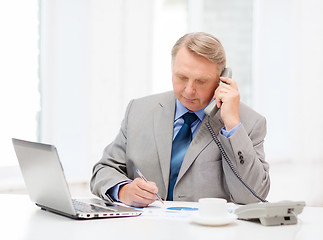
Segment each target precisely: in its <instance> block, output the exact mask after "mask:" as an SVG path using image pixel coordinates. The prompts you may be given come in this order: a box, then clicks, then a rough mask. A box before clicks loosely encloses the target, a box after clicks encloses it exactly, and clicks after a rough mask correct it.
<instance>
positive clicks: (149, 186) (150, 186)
mask: <svg viewBox="0 0 323 240" xmlns="http://www.w3.org/2000/svg"><path fill="white" fill-rule="evenodd" d="M134 182H135V183H136V184H137V186H138V187H139V188H141V189H142V190H144V191H147V192H150V193H157V192H158V188H157V185H156V183H154V182H150V181H148V182H146V181H144V180H142V179H141V178H136V179H135V180H134Z"/></svg>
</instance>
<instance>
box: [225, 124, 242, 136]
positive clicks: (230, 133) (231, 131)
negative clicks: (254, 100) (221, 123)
mask: <svg viewBox="0 0 323 240" xmlns="http://www.w3.org/2000/svg"><path fill="white" fill-rule="evenodd" d="M240 126H241V122H240V123H239V124H238V125H237V126H235V127H234V128H232V129H231V130H230V131H227V130H225V127H223V128H222V129H221V131H222V135H223V136H225V137H227V138H229V137H231V136H232V134H234V133H235V131H236V130H237V129H238V128H239V127H240Z"/></svg>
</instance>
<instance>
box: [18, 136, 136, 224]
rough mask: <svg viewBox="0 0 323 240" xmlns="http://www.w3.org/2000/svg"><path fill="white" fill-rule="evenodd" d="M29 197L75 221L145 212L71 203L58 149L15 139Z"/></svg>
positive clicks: (93, 201)
mask: <svg viewBox="0 0 323 240" xmlns="http://www.w3.org/2000/svg"><path fill="white" fill-rule="evenodd" d="M12 142H13V146H14V149H15V152H16V155H17V158H18V161H19V166H20V169H21V172H22V175H23V178H24V181H25V184H26V187H27V191H28V193H29V196H30V198H31V200H32V201H33V202H35V204H36V205H37V206H39V207H40V208H41V209H43V210H47V211H50V212H54V213H57V214H60V215H64V216H67V217H70V218H74V219H95V218H109V217H126V216H138V215H140V214H141V213H142V211H140V210H137V209H133V208H131V207H126V206H120V205H118V204H113V203H111V202H108V201H104V200H101V199H98V198H97V199H94V198H93V199H72V197H71V194H70V190H69V188H68V185H67V182H66V179H65V175H64V170H63V167H62V165H61V162H60V160H59V156H58V152H57V149H56V147H55V146H53V145H48V144H43V143H37V142H30V141H25V140H20V139H15V138H13V139H12Z"/></svg>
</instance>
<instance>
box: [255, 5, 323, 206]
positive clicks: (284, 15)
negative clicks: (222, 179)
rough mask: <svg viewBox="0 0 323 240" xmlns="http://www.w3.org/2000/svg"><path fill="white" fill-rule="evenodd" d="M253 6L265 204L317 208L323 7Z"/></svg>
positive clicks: (322, 165)
mask: <svg viewBox="0 0 323 240" xmlns="http://www.w3.org/2000/svg"><path fill="white" fill-rule="evenodd" d="M255 3H256V5H255V35H254V43H255V52H254V68H255V71H254V74H255V77H254V79H255V80H254V93H255V94H256V95H255V99H256V102H255V108H256V109H257V110H258V111H259V112H261V113H262V114H264V115H265V116H266V118H267V121H268V134H267V138H266V144H265V147H266V148H265V150H266V155H267V161H268V162H269V163H270V165H271V170H270V173H271V181H272V185H271V191H270V194H269V199H270V200H273V201H278V200H283V199H293V200H305V201H306V203H307V204H308V205H316V206H317V205H321V206H323V201H322V199H323V187H322V183H323V150H322V149H323V148H322V147H323V134H322V133H323V104H322V102H323V95H322V90H323V77H322V76H323V46H322V43H323V27H322V23H323V15H322V12H323V2H322V1H319V0H310V1H307V0H299V1H293V0H283V1H281V0H266V1H261V0H257V1H255Z"/></svg>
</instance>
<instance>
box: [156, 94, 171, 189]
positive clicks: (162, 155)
mask: <svg viewBox="0 0 323 240" xmlns="http://www.w3.org/2000/svg"><path fill="white" fill-rule="evenodd" d="M174 113H175V97H174V95H173V94H171V95H166V97H165V98H164V99H162V100H161V101H160V103H159V104H158V105H157V107H156V109H155V111H154V113H153V114H154V131H155V132H154V134H155V141H156V146H157V154H158V157H159V162H160V167H161V170H162V175H163V178H164V184H165V189H166V192H167V188H168V182H169V168H170V159H171V150H172V141H173V128H174V115H175V114H174Z"/></svg>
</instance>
